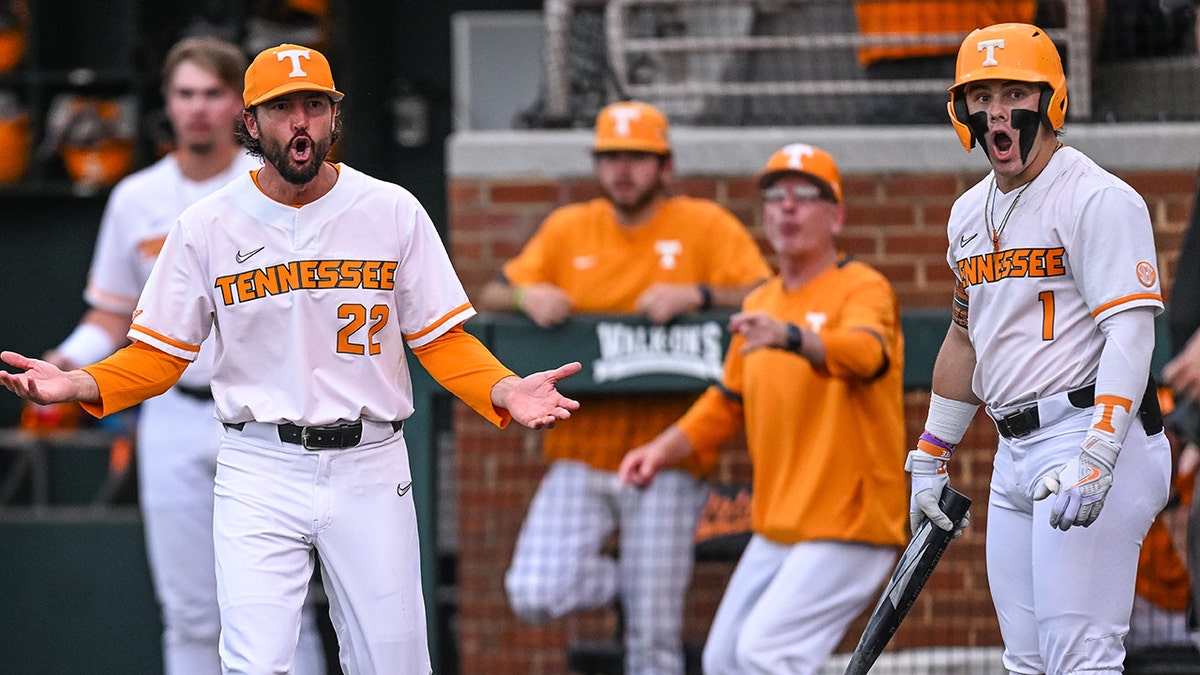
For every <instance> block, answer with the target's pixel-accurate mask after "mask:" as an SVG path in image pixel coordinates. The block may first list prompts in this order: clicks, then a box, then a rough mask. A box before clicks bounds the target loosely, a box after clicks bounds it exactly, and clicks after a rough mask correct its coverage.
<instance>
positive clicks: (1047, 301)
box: [1038, 291, 1054, 341]
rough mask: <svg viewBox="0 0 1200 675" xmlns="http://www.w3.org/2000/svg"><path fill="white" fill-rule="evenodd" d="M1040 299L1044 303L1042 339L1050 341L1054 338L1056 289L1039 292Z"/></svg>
mask: <svg viewBox="0 0 1200 675" xmlns="http://www.w3.org/2000/svg"><path fill="white" fill-rule="evenodd" d="M1038 300H1039V301H1040V302H1041V303H1042V340H1043V341H1050V340H1053V339H1054V291H1042V292H1041V293H1038Z"/></svg>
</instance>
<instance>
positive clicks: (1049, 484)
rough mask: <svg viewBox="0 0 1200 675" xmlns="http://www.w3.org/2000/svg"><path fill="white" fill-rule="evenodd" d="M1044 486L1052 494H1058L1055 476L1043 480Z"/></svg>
mask: <svg viewBox="0 0 1200 675" xmlns="http://www.w3.org/2000/svg"><path fill="white" fill-rule="evenodd" d="M1042 484H1043V485H1045V486H1046V489H1047V490H1049V491H1050V492H1053V493H1054V494H1058V481H1057V480H1055V479H1054V476H1046V477H1045V478H1043V479H1042Z"/></svg>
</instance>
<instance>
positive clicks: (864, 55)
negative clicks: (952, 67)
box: [854, 0, 1037, 84]
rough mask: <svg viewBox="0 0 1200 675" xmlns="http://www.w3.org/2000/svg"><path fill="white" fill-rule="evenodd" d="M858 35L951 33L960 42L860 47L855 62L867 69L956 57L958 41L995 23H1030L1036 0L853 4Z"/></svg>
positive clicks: (900, 0) (895, 0)
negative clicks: (874, 65)
mask: <svg viewBox="0 0 1200 675" xmlns="http://www.w3.org/2000/svg"><path fill="white" fill-rule="evenodd" d="M854 12H855V14H856V15H857V16H858V32H859V33H862V34H863V35H881V34H882V35H895V34H901V33H951V34H955V35H957V36H958V37H959V42H955V43H953V44H945V45H913V44H906V45H898V46H894V47H893V46H887V47H861V48H859V50H858V62H859V63H860V64H861V65H864V66H868V65H871V64H872V63H875V62H876V61H881V60H883V59H905V58H911V57H917V56H938V55H940V54H957V53H958V47H959V44H960V43H961V38H965V37H966V36H967V34H968V33H970V32H971V31H973V30H975V29H976V28H983V27H984V26H990V25H992V24H994V23H1006V22H1018V23H1033V19H1034V15H1035V14H1036V13H1037V0H889V1H887V2H870V1H869V0H861V1H860V2H857V3H855V7H854ZM947 84H948V83H947Z"/></svg>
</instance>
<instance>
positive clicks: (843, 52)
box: [544, 0, 1092, 120]
mask: <svg viewBox="0 0 1200 675" xmlns="http://www.w3.org/2000/svg"><path fill="white" fill-rule="evenodd" d="M1065 3H1066V12H1065V26H1064V27H1061V28H1052V29H1046V33H1047V35H1049V36H1050V38H1051V39H1053V40H1054V41H1055V42H1056V43H1057V44H1059V46H1060V49H1061V48H1063V47H1065V50H1063V51H1065V54H1066V63H1065V64H1064V65H1065V67H1066V71H1067V79H1068V84H1069V87H1070V92H1071V93H1070V100H1071V105H1070V107H1069V109H1068V113H1069V115H1070V117H1071V119H1073V120H1087V119H1090V118H1091V113H1092V95H1091V92H1092V87H1091V81H1092V53H1091V52H1092V49H1091V38H1090V35H1091V31H1090V28H1089V16H1088V14H1089V11H1088V2H1087V0H1065ZM598 5H603V6H604V12H605V17H604V26H605V36H604V37H605V43H606V45H605V47H606V50H607V55H608V63H609V68H610V72H611V77H612V82H611V83H610V87H609V89H610V95H611V98H613V99H615V98H636V99H640V100H644V101H647V102H650V103H654V104H657V105H667V106H668V107H672V106H673V107H674V108H676V109H678V108H679V107H680V106H684V107H686V106H687V105H689V104H690V105H692V106H693V107H696V106H700V105H703V104H704V100H705V99H707V100H708V101H709V103H708V104H709V105H710V106H711V105H713V103H712V101H713V100H714V99H715V100H716V105H718V106H719V105H721V104H720V100H721V99H723V98H724V99H728V98H734V97H773V96H796V95H801V96H852V95H873V94H880V95H888V94H912V93H935V92H945V91H946V87H947V82H946V81H945V80H944V79H940V78H939V79H904V80H878V79H864V78H863V77H862V73H861V68H859V67H858V64H857V63H856V62H854V61H853V57H852V54H853V50H854V49H857V48H860V47H872V46H913V45H939V46H945V45H957V44H959V43H960V42H961V41H962V38H963V37H964V36H963V35H959V34H950V33H934V32H929V33H903V34H901V33H897V34H886V35H885V34H863V33H860V32H858V30H857V25H856V23H855V22H854V21H853V20H852V19H853V17H852V16H851V17H850V19H851V20H849V21H842V22H840V23H837V24H834V25H821V26H813V27H809V28H806V29H805V30H803V31H802V32H793V33H789V34H783V35H755V34H752V32H753V31H749V32H746V31H745V29H747V28H748V24H746V23H743V24H741V25H738V22H736V21H728V20H727V19H728V16H734V15H735V14H729V15H727V17H726V21H725V24H726V25H725V26H723V27H718V28H717V30H716V31H714V34H706V35H698V34H695V28H696V26H704V24H705V22H704V21H703V20H700V21H696V20H695V17H696V15H700V14H703V12H704V11H705V10H707V11H713V10H720V9H725V10H728V11H730V12H733V13H736V12H739V11H741V12H749V13H754V12H763V11H769V12H781V11H786V10H790V9H794V10H797V11H804V10H812V9H814V8H816V7H822V6H823V7H825V8H827V9H828V10H829V11H831V12H843V13H845V12H846V11H847V10H846V9H845V8H846V7H847V6H849V5H850V3H847V2H845V0H607V1H605V0H547V1H546V3H545V9H544V11H545V19H546V42H545V68H546V108H547V113H548V114H550V115H557V116H566V115H567V114H568V112H569V107H570V102H569V97H570V72H569V66H568V64H569V49H570V45H569V44H568V40H567V35H568V32H569V28H570V23H571V20H572V14H573V12H574V11H575V9H576V8H577V7H582V6H590V7H596V6H598ZM647 12H656V13H658V15H659V16H660V17H667V19H666V23H667V25H668V29H667V30H659V31H652V33H653V34H649V35H640V34H637V29H638V28H639V27H638V26H637V22H636V21H632V20H631V17H636V16H639V13H641V15H644V14H645V13H647ZM642 23H643V24H644V22H642ZM708 23H709V24H712V23H713V22H712V21H709V22H708ZM707 27H708V28H711V27H712V26H711V25H709V26H707ZM640 28H641V29H642V30H643V31H644V25H643V26H640ZM731 28H732V30H730V29H731ZM739 29H741V30H742V31H743V32H736V31H738V30H739ZM721 31H726V32H724V33H722V32H721ZM781 52H793V53H801V54H804V55H805V56H806V57H807V56H809V55H817V54H820V53H822V52H824V53H826V54H827V58H828V59H832V60H837V61H838V62H839V64H840V65H839V66H838V67H837V68H835V69H834V71H835V72H834V73H833V74H832V75H833V76H831V77H824V76H822V77H816V76H814V74H813V73H812V72H811V69H804V68H800V69H797V70H796V71H795V72H793V73H783V74H782V75H783V77H780V76H779V75H780V73H779V72H778V71H779V69H773V71H772V72H771V73H770V75H771V78H770V79H769V80H766V81H764V80H763V79H762V77H763V74H762V73H755V72H754V69H753V68H748V69H745V68H743V69H738V68H721V66H720V64H721V59H726V60H729V59H733V58H737V57H745V56H748V55H755V54H757V55H763V54H768V53H781ZM847 55H851V56H850V57H849V58H848V57H847ZM792 58H795V57H792ZM648 62H649V63H652V64H655V65H656V66H657V67H653V68H651V70H652V71H653V72H652V73H651V74H650V76H647V74H646V70H647V69H646V64H647V63H648ZM701 62H703V63H701ZM698 64H699V65H698Z"/></svg>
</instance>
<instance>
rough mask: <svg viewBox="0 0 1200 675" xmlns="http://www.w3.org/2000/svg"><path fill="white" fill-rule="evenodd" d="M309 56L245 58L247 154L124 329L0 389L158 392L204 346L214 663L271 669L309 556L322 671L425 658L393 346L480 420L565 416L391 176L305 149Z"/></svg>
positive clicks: (1, 377)
mask: <svg viewBox="0 0 1200 675" xmlns="http://www.w3.org/2000/svg"><path fill="white" fill-rule="evenodd" d="M341 100H342V93H341V92H339V91H338V90H337V89H336V88H335V87H334V82H333V76H332V73H331V71H330V67H329V62H328V61H327V60H326V58H325V57H324V56H323V55H322V54H321V53H319V52H318V51H316V50H314V49H309V48H306V47H302V46H299V45H280V46H278V47H273V48H271V49H268V50H265V51H263V52H262V53H260V54H259V55H258V56H257V57H256V58H255V59H254V61H253V62H252V63H251V64H250V67H249V68H248V69H247V71H246V78H245V91H244V94H243V103H244V104H245V110H244V111H243V113H242V123H243V126H242V128H241V129H240V136H241V138H242V143H243V145H244V146H246V147H247V149H248V150H250V151H251V152H252V153H255V154H261V155H262V157H263V158H264V160H265V163H264V166H263V168H262V169H260V170H258V171H254V172H250V173H246V174H243V175H242V176H240V177H239V178H238V179H236V180H234V181H233V182H231V183H230V184H228V185H226V186H225V187H223V188H221V189H220V190H218V191H216V192H215V193H213V194H212V195H210V196H208V197H206V198H204V199H202V200H200V201H199V202H197V203H196V204H194V205H193V206H191V207H190V208H188V209H187V210H186V211H184V212H183V214H182V215H181V216H180V217H179V220H178V222H177V223H176V224H175V225H174V227H173V228H172V229H171V231H170V234H169V235H168V236H167V240H166V242H165V244H164V246H163V250H162V252H161V253H160V254H159V258H158V261H157V263H156V264H155V266H154V269H153V271H152V272H151V274H150V278H149V280H148V281H147V283H146V287H145V290H144V291H143V292H142V296H141V298H140V300H139V301H138V305H137V309H136V310H135V311H134V315H133V323H132V326H131V328H130V330H129V337H130V338H132V339H133V340H134V342H133V344H131V345H130V346H128V347H126V348H124V349H121V350H119V351H117V352H116V353H114V354H113V355H112V356H110V357H108V358H106V359H105V360H103V361H101V362H99V363H97V364H93V365H91V366H87V367H85V368H83V369H82V370H73V371H67V372H63V371H61V370H59V369H58V368H56V367H54V366H52V365H50V364H49V363H46V362H45V361H39V360H35V359H30V358H27V357H25V356H22V355H20V354H16V353H13V352H4V353H3V354H0V358H2V359H3V360H4V361H5V362H6V363H8V364H9V365H11V366H14V367H15V368H17V369H19V370H21V371H23V372H18V373H15V374H14V373H9V372H0V384H3V385H4V386H5V387H7V388H8V389H10V390H11V391H13V392H15V393H17V394H18V395H20V396H22V397H24V398H27V399H29V400H31V401H34V402H37V403H50V402H59V401H80V402H82V403H83V404H84V407H85V408H86V409H87V410H88V411H89V412H91V413H93V414H97V415H103V414H108V413H111V412H114V411H116V410H120V409H122V408H125V407H127V406H129V405H133V404H135V403H137V402H139V401H142V400H144V399H146V398H149V397H151V396H155V395H157V394H160V393H162V392H163V391H165V390H166V389H167V388H168V387H170V386H171V385H172V384H173V383H174V382H175V381H176V380H178V379H179V377H180V374H181V373H182V372H183V370H184V368H185V367H186V366H187V365H188V363H189V362H191V361H192V360H193V359H194V358H196V354H197V353H198V351H199V347H200V344H201V343H202V342H203V341H204V340H205V338H206V337H208V336H209V334H210V333H211V334H212V341H213V343H214V347H215V350H214V355H213V373H212V389H213V398H214V402H215V409H216V416H217V419H219V420H220V421H221V422H222V423H223V424H224V425H225V429H226V431H225V434H224V437H223V438H222V440H221V447H220V451H219V454H218V457H217V476H216V491H215V493H216V497H215V512H214V539H215V542H216V569H217V593H218V598H219V600H220V610H221V661H222V665H223V667H224V669H225V672H226V673H231V674H235V673H236V674H253V675H267V674H268V673H271V674H274V673H287V672H291V668H292V660H293V655H294V652H295V649H296V642H297V636H298V633H299V629H300V616H301V607H302V605H303V602H304V597H305V593H306V591H307V587H308V580H309V577H310V575H311V574H312V570H313V564H314V563H313V560H314V558H313V556H314V554H315V555H319V556H320V560H321V570H322V575H323V581H324V584H325V588H326V590H327V592H328V594H329V600H330V614H331V618H332V620H333V625H334V628H335V630H336V631H337V634H338V640H339V644H340V653H339V658H340V660H341V665H342V668H343V669H344V671H345V672H347V673H350V674H372V673H378V674H388V675H391V674H404V675H408V674H412V675H425V674H426V673H429V672H430V659H429V648H428V645H427V637H426V625H425V608H424V605H423V599H422V595H421V582H420V579H421V577H420V559H419V553H418V541H417V527H416V516H415V511H414V508H413V497H412V490H413V489H422V486H416V487H415V488H414V486H413V485H412V477H411V474H410V472H409V465H408V454H407V448H406V446H405V442H404V435H403V420H404V419H405V418H406V417H408V416H409V415H411V414H412V412H413V402H412V399H413V396H412V383H411V380H410V377H409V372H408V366H407V362H406V360H405V355H404V346H405V345H407V346H408V347H409V348H411V349H412V350H413V352H414V353H415V354H416V355H417V357H418V358H419V359H420V360H421V363H422V365H424V366H425V368H426V369H427V370H428V371H429V372H430V374H431V375H433V377H434V378H435V379H436V380H437V381H438V382H439V383H441V384H442V385H443V386H445V387H446V388H447V389H448V390H449V391H450V392H452V393H454V394H455V395H457V396H458V397H459V398H461V399H462V400H463V401H465V402H466V403H467V404H468V405H470V406H471V407H472V408H473V409H475V410H476V411H478V412H479V413H480V414H481V415H483V416H484V417H485V418H487V419H489V420H491V421H492V422H493V423H495V424H497V425H498V426H501V427H503V426H505V425H506V424H507V423H508V422H509V421H510V420H516V421H517V422H519V423H520V424H523V425H525V426H528V427H531V428H540V427H543V426H546V425H549V424H553V423H554V422H555V421H557V420H562V419H566V418H568V417H570V411H572V410H575V409H577V408H578V405H579V404H578V403H577V402H575V401H573V400H571V399H568V398H565V397H563V396H562V395H561V394H559V392H558V390H557V389H556V388H555V383H556V382H557V381H558V380H559V379H561V378H563V377H566V376H569V375H571V374H574V373H576V372H578V371H579V369H580V365H579V364H578V363H570V364H566V365H564V366H561V367H559V368H557V369H555V370H552V371H546V372H542V373H536V374H533V375H530V376H528V377H525V378H519V377H517V376H515V375H514V374H513V373H512V371H510V370H508V369H507V368H505V367H504V366H503V365H502V364H500V363H499V361H497V360H496V358H495V357H494V356H493V355H492V354H491V353H490V352H489V351H488V350H487V349H486V348H485V347H484V346H483V345H482V344H481V343H480V342H479V341H478V340H476V339H475V338H474V337H472V336H471V335H470V334H469V333H467V332H466V331H464V330H463V328H462V322H463V321H465V320H467V319H468V318H470V317H471V316H473V315H474V314H475V310H474V309H473V308H472V306H471V303H470V302H469V301H468V299H467V296H466V293H465V292H464V291H463V288H462V285H461V283H460V282H459V280H458V278H457V276H456V275H455V272H454V270H453V268H452V267H451V265H450V261H449V257H448V256H447V254H446V251H445V248H444V247H443V245H442V243H441V240H440V239H439V237H438V234H437V231H436V230H435V229H434V226H433V223H431V222H430V220H429V217H428V215H427V214H426V212H425V210H424V209H423V208H422V207H421V205H420V204H419V203H418V202H417V200H416V199H415V198H414V197H413V196H412V195H411V194H410V193H409V192H408V191H406V190H404V189H403V188H401V187H399V186H396V185H393V184H389V183H386V182H383V181H380V180H376V179H373V178H371V177H369V176H366V175H364V174H362V173H360V172H358V171H355V170H354V169H352V168H351V167H349V166H346V165H345V164H337V165H335V164H332V163H329V162H326V161H325V158H326V156H327V153H328V152H329V148H330V146H331V145H332V144H333V142H335V141H336V140H337V136H338V133H339V124H338V104H339V102H340V101H341Z"/></svg>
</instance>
